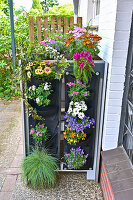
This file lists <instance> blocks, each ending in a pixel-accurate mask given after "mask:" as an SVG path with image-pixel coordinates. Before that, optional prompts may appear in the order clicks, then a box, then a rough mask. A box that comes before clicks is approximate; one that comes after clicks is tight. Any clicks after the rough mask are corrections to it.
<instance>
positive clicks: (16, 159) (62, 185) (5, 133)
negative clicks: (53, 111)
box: [0, 101, 103, 200]
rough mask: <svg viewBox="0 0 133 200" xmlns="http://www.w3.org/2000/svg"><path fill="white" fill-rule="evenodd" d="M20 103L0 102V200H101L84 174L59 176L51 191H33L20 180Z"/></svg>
mask: <svg viewBox="0 0 133 200" xmlns="http://www.w3.org/2000/svg"><path fill="white" fill-rule="evenodd" d="M22 144H23V143H22V123H21V104H20V101H14V102H10V103H6V104H4V102H3V101H0V200H9V199H10V200H27V199H30V200H103V198H102V192H101V190H100V187H99V185H97V184H95V182H93V181H87V180H86V174H85V173H60V174H59V181H58V184H57V185H56V186H55V188H52V189H44V190H43V191H41V190H33V189H31V188H29V187H27V186H26V185H25V184H24V183H23V181H22V180H21V171H20V168H19V167H20V163H21V160H22V157H23V151H22V147H23V145H22Z"/></svg>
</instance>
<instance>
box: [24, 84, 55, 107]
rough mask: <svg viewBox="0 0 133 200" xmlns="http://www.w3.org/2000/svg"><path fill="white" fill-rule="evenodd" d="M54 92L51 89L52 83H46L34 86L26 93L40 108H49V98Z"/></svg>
mask: <svg viewBox="0 0 133 200" xmlns="http://www.w3.org/2000/svg"><path fill="white" fill-rule="evenodd" d="M52 92H53V90H52V89H51V83H48V82H45V83H42V84H40V85H39V86H38V87H36V86H35V85H32V86H30V87H29V88H28V90H27V92H26V97H27V98H28V99H30V100H34V101H35V102H36V104H37V105H38V106H47V105H49V104H50V99H48V96H49V95H50V94H51V93H52Z"/></svg>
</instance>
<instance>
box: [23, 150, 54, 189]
mask: <svg viewBox="0 0 133 200" xmlns="http://www.w3.org/2000/svg"><path fill="white" fill-rule="evenodd" d="M57 169H58V165H57V159H56V158H55V157H53V156H51V155H49V154H48V153H47V151H46V149H44V150H41V151H40V150H39V149H35V150H34V151H33V152H32V153H31V154H30V155H29V156H27V157H26V158H24V160H23V162H22V170H23V178H24V179H25V180H27V184H30V185H31V186H32V187H33V188H41V189H43V188H44V187H51V186H54V185H55V182H56V171H55V170H57Z"/></svg>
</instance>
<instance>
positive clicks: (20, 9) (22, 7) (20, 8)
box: [15, 6, 26, 16]
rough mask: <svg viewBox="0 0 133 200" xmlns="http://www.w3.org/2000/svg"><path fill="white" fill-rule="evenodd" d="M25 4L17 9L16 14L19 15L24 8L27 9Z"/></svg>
mask: <svg viewBox="0 0 133 200" xmlns="http://www.w3.org/2000/svg"><path fill="white" fill-rule="evenodd" d="M25 9H26V8H25V6H20V7H19V9H17V10H15V15H16V16H18V15H20V14H21V13H22V11H23V10H25Z"/></svg>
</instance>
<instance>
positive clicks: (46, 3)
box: [41, 0, 59, 13]
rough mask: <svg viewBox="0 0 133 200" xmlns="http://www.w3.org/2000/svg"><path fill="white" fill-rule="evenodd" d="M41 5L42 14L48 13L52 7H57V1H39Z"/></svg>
mask: <svg viewBox="0 0 133 200" xmlns="http://www.w3.org/2000/svg"><path fill="white" fill-rule="evenodd" d="M41 5H42V8H43V10H44V12H45V13H46V12H48V10H49V8H51V7H53V6H58V5H59V3H58V0H42V1H41Z"/></svg>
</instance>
